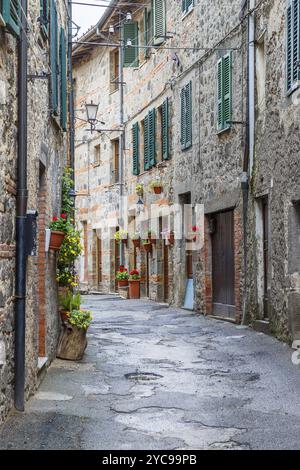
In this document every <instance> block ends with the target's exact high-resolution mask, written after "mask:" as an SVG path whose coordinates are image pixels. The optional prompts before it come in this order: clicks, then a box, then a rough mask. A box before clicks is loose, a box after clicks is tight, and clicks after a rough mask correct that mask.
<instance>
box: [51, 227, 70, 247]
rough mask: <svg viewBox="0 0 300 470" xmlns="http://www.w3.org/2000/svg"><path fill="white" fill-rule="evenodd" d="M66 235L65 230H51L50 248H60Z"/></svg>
mask: <svg viewBox="0 0 300 470" xmlns="http://www.w3.org/2000/svg"><path fill="white" fill-rule="evenodd" d="M65 236H66V234H65V232H59V231H56V230H53V231H51V237H50V245H49V248H50V249H51V250H59V249H60V247H61V245H62V242H63V241H64V238H65Z"/></svg>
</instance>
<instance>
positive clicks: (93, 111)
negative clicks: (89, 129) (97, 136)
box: [85, 100, 99, 126]
mask: <svg viewBox="0 0 300 470" xmlns="http://www.w3.org/2000/svg"><path fill="white" fill-rule="evenodd" d="M98 108H99V104H95V103H93V100H91V102H90V103H85V110H86V117H87V120H88V122H89V123H90V125H91V126H95V124H96V122H97V113H98Z"/></svg>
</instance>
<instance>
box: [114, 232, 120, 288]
mask: <svg viewBox="0 0 300 470" xmlns="http://www.w3.org/2000/svg"><path fill="white" fill-rule="evenodd" d="M118 231H119V227H117V228H116V232H118ZM114 249H115V290H116V291H117V290H118V281H117V280H116V274H117V271H119V269H120V262H121V261H120V260H121V257H120V245H119V243H118V242H117V241H116V240H115V241H114Z"/></svg>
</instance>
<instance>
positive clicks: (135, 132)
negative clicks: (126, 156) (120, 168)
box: [132, 122, 140, 175]
mask: <svg viewBox="0 0 300 470" xmlns="http://www.w3.org/2000/svg"><path fill="white" fill-rule="evenodd" d="M132 142H133V146H132V147H133V159H132V160H133V171H132V172H133V174H134V175H139V174H140V161H139V124H138V122H137V123H136V124H134V125H133V126H132Z"/></svg>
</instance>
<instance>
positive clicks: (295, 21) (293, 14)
mask: <svg viewBox="0 0 300 470" xmlns="http://www.w3.org/2000/svg"><path fill="white" fill-rule="evenodd" d="M299 49H300V0H288V6H287V12H286V88H287V92H288V93H290V92H292V91H293V90H295V89H296V88H297V87H298V86H299V81H300V67H299V60H300V50H299Z"/></svg>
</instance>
